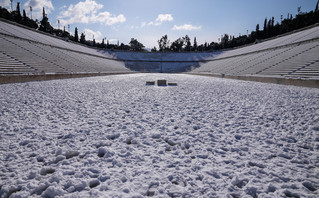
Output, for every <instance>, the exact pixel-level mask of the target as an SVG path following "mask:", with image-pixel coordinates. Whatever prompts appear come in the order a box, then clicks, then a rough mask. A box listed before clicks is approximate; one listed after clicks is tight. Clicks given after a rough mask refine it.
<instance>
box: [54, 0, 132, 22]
mask: <svg viewBox="0 0 319 198" xmlns="http://www.w3.org/2000/svg"><path fill="white" fill-rule="evenodd" d="M102 8H103V5H102V4H98V3H96V2H95V0H85V1H81V2H79V3H77V4H76V5H73V4H71V5H70V6H69V8H68V9H67V10H65V11H62V12H61V14H60V16H59V17H58V18H59V19H60V21H61V23H62V24H63V25H67V24H74V23H98V22H99V23H102V24H105V25H114V24H116V23H123V22H125V21H126V18H125V16H124V15H123V14H120V15H118V16H115V15H112V14H111V13H109V12H98V11H99V10H100V9H102Z"/></svg>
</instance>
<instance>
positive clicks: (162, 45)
mask: <svg viewBox="0 0 319 198" xmlns="http://www.w3.org/2000/svg"><path fill="white" fill-rule="evenodd" d="M157 43H158V48H159V51H161V52H163V51H167V50H168V49H169V40H168V37H167V35H165V36H162V38H161V39H160V40H158V41H157Z"/></svg>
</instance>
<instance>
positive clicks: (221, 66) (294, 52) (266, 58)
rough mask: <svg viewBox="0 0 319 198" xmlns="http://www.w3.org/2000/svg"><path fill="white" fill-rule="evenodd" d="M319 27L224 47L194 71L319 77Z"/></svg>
mask: <svg viewBox="0 0 319 198" xmlns="http://www.w3.org/2000/svg"><path fill="white" fill-rule="evenodd" d="M318 54H319V27H318V26H315V27H313V28H310V29H306V30H303V31H298V32H295V33H292V34H288V35H286V36H282V37H279V38H275V39H273V40H268V41H264V42H262V43H259V44H255V45H250V46H246V47H242V48H238V49H234V50H227V51H223V52H222V53H221V54H219V55H217V56H215V57H214V58H212V61H211V62H208V63H205V64H201V67H199V68H197V69H195V70H193V71H192V73H213V74H216V73H217V74H226V75H262V76H267V75H268V76H278V77H288V78H290V77H292V78H300V77H305V78H307V77H311V78H319V72H318V71H319V68H318V62H319V56H318Z"/></svg>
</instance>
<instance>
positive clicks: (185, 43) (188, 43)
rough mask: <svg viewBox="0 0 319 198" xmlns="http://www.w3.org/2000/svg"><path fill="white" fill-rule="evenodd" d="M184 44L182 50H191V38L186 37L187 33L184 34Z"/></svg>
mask: <svg viewBox="0 0 319 198" xmlns="http://www.w3.org/2000/svg"><path fill="white" fill-rule="evenodd" d="M184 41H185V42H184V45H185V47H184V50H185V51H191V49H192V44H191V39H190V38H189V37H188V35H186V36H185V37H184Z"/></svg>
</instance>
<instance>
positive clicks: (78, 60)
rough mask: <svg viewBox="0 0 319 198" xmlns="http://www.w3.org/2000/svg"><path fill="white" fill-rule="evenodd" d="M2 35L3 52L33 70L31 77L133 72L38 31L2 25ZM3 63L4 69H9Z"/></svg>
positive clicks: (122, 65) (113, 61)
mask: <svg viewBox="0 0 319 198" xmlns="http://www.w3.org/2000/svg"><path fill="white" fill-rule="evenodd" d="M0 33H1V34H0V41H1V45H0V52H1V51H3V52H4V53H5V54H6V55H8V56H10V57H12V58H13V59H17V61H18V62H20V63H21V64H22V65H25V66H26V67H27V68H32V69H31V70H30V71H28V73H33V74H39V73H41V74H57V73H101V72H103V73H122V72H130V70H129V69H127V68H126V67H125V64H124V63H123V62H120V61H116V60H110V59H109V58H112V56H111V55H108V54H102V53H100V52H98V50H96V49H94V48H89V47H86V46H83V45H80V44H75V43H72V42H66V41H65V40H63V39H61V38H55V37H53V36H51V35H46V34H43V33H39V32H37V31H35V30H30V29H27V28H23V27H20V26H16V25H14V24H10V23H6V22H3V21H0ZM2 63H3V64H1V62H0V64H1V65H0V67H3V68H4V67H7V65H5V64H6V63H5V62H2ZM1 71H2V70H0V73H1ZM3 74H5V73H3Z"/></svg>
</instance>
